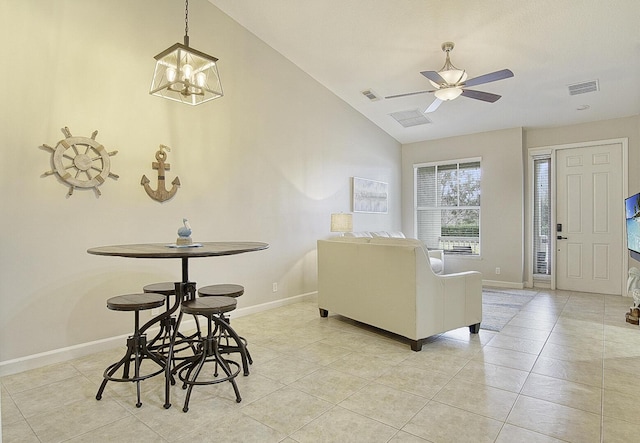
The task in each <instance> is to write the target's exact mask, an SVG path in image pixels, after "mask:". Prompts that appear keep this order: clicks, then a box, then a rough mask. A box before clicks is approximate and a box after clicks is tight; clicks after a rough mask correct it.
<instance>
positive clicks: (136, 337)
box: [96, 311, 165, 408]
mask: <svg viewBox="0 0 640 443" xmlns="http://www.w3.org/2000/svg"><path fill="white" fill-rule="evenodd" d="M139 318H140V316H139V311H135V328H134V333H133V335H131V336H129V337H128V338H127V352H126V353H125V355H124V357H122V358H121V359H120V360H119V361H117V362H116V363H113V364H111V365H109V366H108V367H107V369H105V371H104V374H103V380H102V383H101V384H100V388H99V389H98V393H97V394H96V400H100V399H102V394H103V392H104V389H105V387H106V386H107V382H109V381H118V382H122V381H130V382H135V383H136V393H137V402H136V407H137V408H139V407H140V406H142V402H141V401H140V382H141V381H142V380H145V379H147V378H149V377H153V376H154V375H158V374H160V373H161V372H163V371H164V369H165V362H164V361H162V359H161V358H160V357H158V356H156V355H155V353H153V352H151V351H150V350H149V349H148V347H147V337H146V335H145V334H140V321H139ZM145 358H148V359H150V360H152V361H153V362H155V363H156V364H157V365H158V366H160V368H161V369H160V370H157V371H155V372H153V373H150V374H146V375H140V365H141V363H142V360H143V359H145ZM132 360H133V362H134V376H133V378H130V377H129V366H130V364H131V361H132ZM121 367H123V374H122V377H121V378H118V377H114V376H113V374H115V373H116V371H117V370H118V369H119V368H121Z"/></svg>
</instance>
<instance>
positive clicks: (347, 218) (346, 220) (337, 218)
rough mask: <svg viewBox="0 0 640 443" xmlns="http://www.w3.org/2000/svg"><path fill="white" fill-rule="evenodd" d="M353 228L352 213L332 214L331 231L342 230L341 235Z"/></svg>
mask: <svg viewBox="0 0 640 443" xmlns="http://www.w3.org/2000/svg"><path fill="white" fill-rule="evenodd" d="M352 230H353V216H352V215H351V214H343V213H342V212H341V213H339V214H331V232H340V233H341V234H340V235H341V236H342V235H344V233H345V232H351V231H352Z"/></svg>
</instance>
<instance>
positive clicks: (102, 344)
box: [0, 292, 317, 377]
mask: <svg viewBox="0 0 640 443" xmlns="http://www.w3.org/2000/svg"><path fill="white" fill-rule="evenodd" d="M316 294H317V292H308V293H306V294H301V295H296V296H293V297H288V298H284V299H281V300H275V301H272V302H267V303H262V304H259V305H254V306H248V307H246V308H240V309H236V310H235V311H233V315H231V318H239V317H244V316H245V315H250V314H255V313H257V312H262V311H268V310H270V309H274V308H279V307H282V306H286V305H290V304H294V303H299V302H301V301H303V300H305V299H307V298H312V297H313V296H315V295H316ZM195 324H196V323H195V321H194V320H193V319H189V320H186V321H184V322H182V326H184V327H185V329H186V330H188V329H193V328H195ZM181 329H182V328H181ZM156 331H158V328H155V329H154V328H151V329H149V332H150V334H149V335H151V333H153V332H156ZM129 335H130V334H124V335H118V336H116V337H108V338H103V339H100V340H95V341H91V342H87V343H80V344H77V345H73V346H67V347H65V348H60V349H53V350H51V351H46V352H41V353H38V354H33V355H27V356H25V357H20V358H15V359H13V360H6V361H3V362H0V377H4V376H6V375H11V374H17V373H18V372H23V371H27V370H30V369H37V368H41V367H43V366H47V365H51V364H55V363H62V362H65V361H68V360H73V359H76V358H80V357H85V356H87V355H91V354H95V353H96V352H101V351H106V350H108V349H113V348H116V347H119V346H120V347H121V346H123V344H124V343H125V341H126V339H127V337H128V336H129Z"/></svg>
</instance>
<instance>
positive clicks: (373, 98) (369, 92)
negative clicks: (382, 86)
mask: <svg viewBox="0 0 640 443" xmlns="http://www.w3.org/2000/svg"><path fill="white" fill-rule="evenodd" d="M360 92H362V95H364V96H365V97H367V98H368V99H369V100H371V101H372V102H377V101H378V100H380V97H378V94H376V93H375V92H373V90H372V89H365V90H364V91H360Z"/></svg>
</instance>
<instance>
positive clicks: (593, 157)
mask: <svg viewBox="0 0 640 443" xmlns="http://www.w3.org/2000/svg"><path fill="white" fill-rule="evenodd" d="M556 166H557V167H556V186H557V187H556V199H557V200H556V223H558V224H561V225H562V230H561V231H560V232H556V235H557V240H556V287H557V288H558V289H566V290H571V291H582V292H596V293H603V294H622V263H623V254H626V253H627V251H626V250H623V238H622V230H623V224H622V223H623V220H622V217H623V212H624V211H623V205H624V201H623V198H624V197H623V173H624V171H623V161H622V145H621V144H620V143H613V144H605V145H598V146H587V147H576V148H569V149H558V150H557V151H556ZM557 227H559V226H557Z"/></svg>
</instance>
